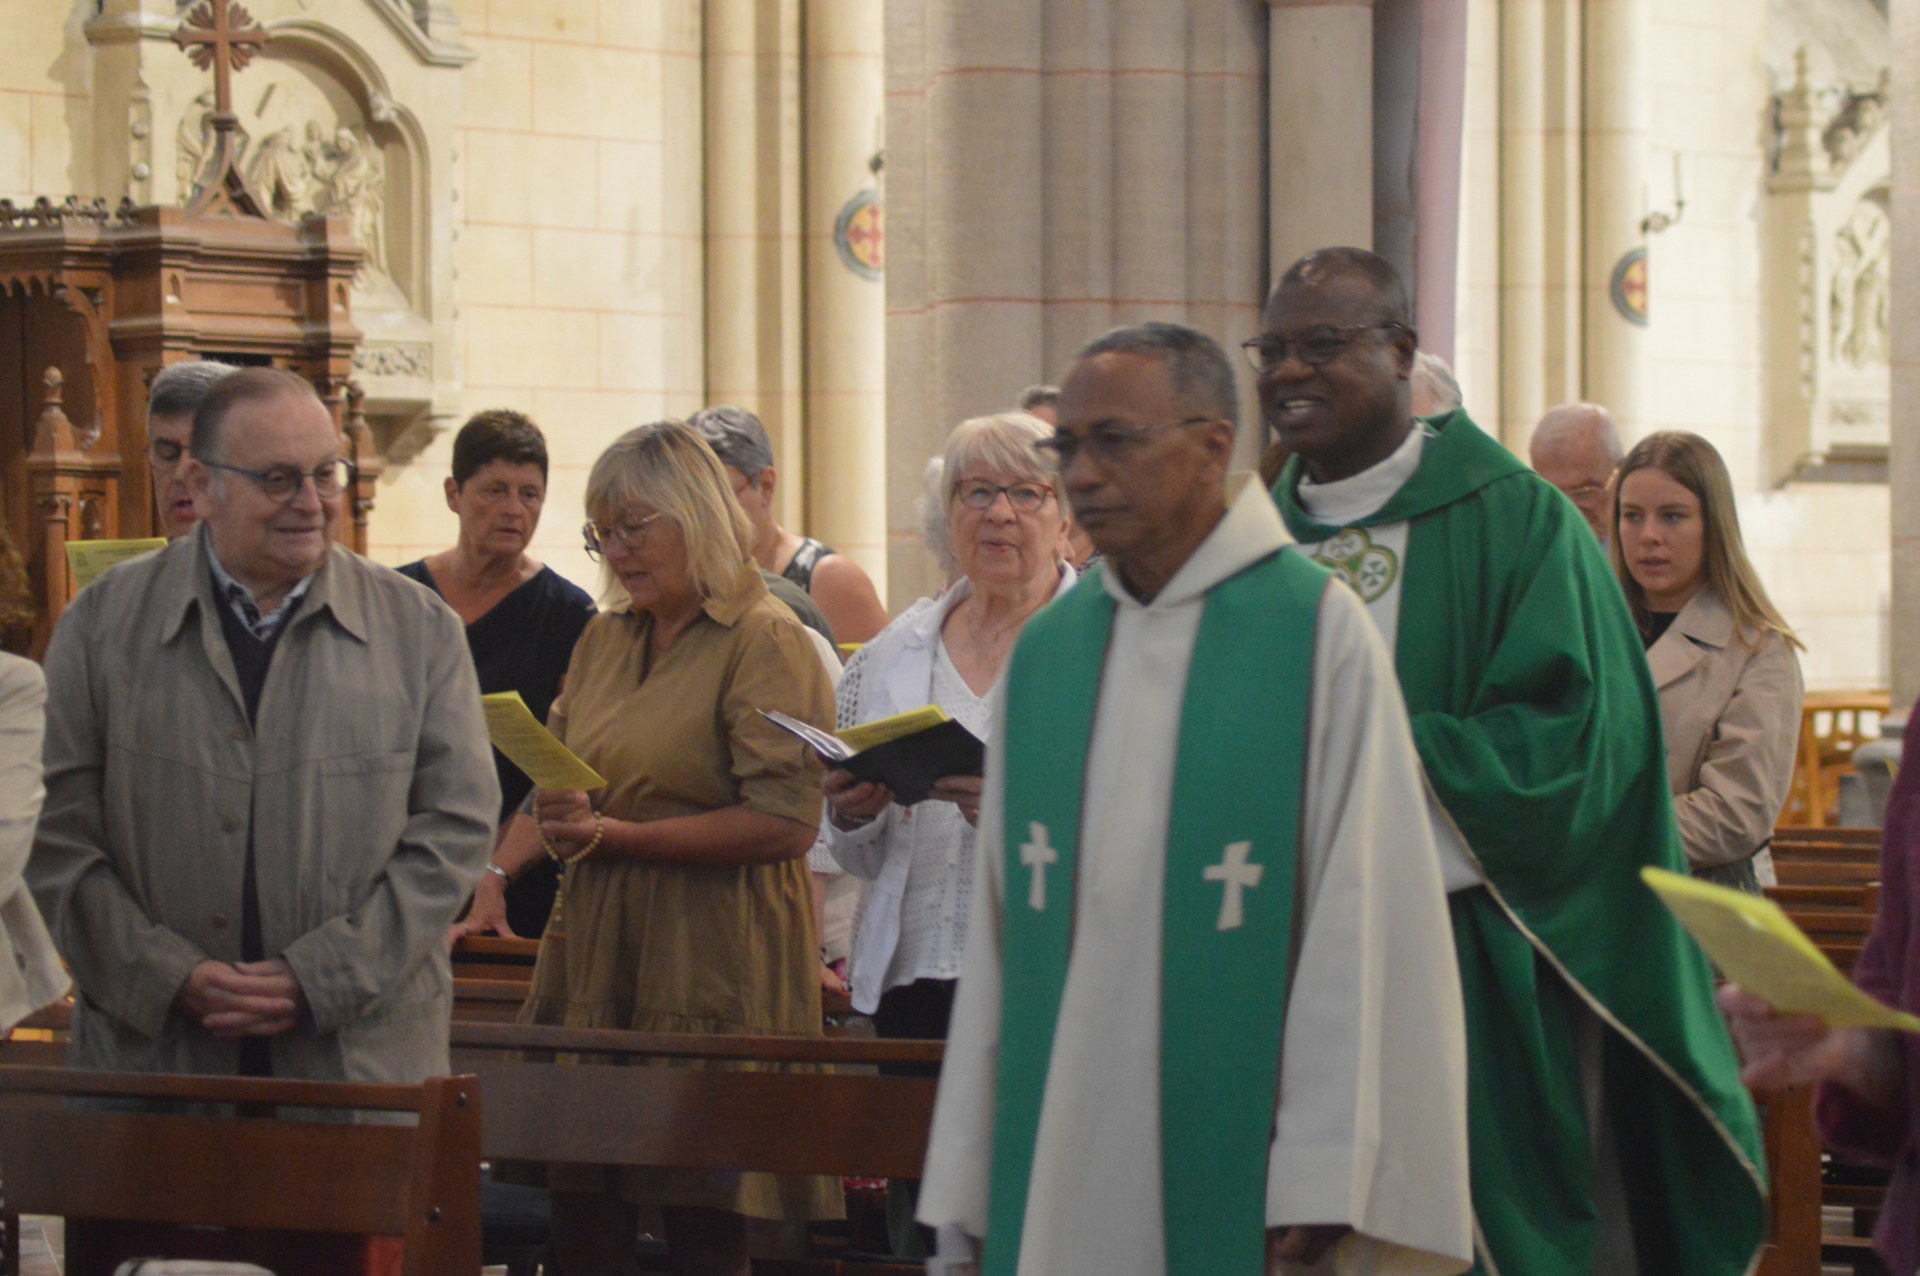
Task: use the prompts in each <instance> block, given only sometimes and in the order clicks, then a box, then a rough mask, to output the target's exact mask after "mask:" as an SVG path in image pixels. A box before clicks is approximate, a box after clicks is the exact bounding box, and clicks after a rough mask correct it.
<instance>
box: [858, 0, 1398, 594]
mask: <svg viewBox="0 0 1920 1276" xmlns="http://www.w3.org/2000/svg"><path fill="white" fill-rule="evenodd" d="M1362 12H1363V16H1364V9H1363V11H1362ZM886 14H887V156H888V165H887V194H888V200H889V207H888V217H889V222H890V231H891V234H890V236H889V238H890V240H891V243H892V253H891V256H890V258H889V260H888V265H887V307H888V321H887V409H888V411H887V421H888V425H887V429H888V468H887V490H888V525H889V527H890V528H891V529H892V531H891V544H890V567H889V576H890V581H891V595H890V596H891V598H892V599H893V600H894V602H895V603H899V602H901V601H904V600H905V599H908V598H911V597H913V596H914V595H915V594H917V593H923V592H926V590H927V588H928V587H929V586H930V585H931V584H932V583H933V573H932V570H931V564H930V562H929V560H927V558H926V556H925V555H924V554H923V553H922V552H921V549H920V545H919V540H918V534H917V528H918V520H917V517H916V506H917V502H918V493H919V490H920V475H921V472H922V469H923V467H924V466H925V464H926V460H927V458H928V457H929V456H931V455H933V454H934V452H935V451H936V450H937V449H938V448H939V447H940V445H941V444H942V442H943V441H944V439H945V437H946V434H947V432H948V431H949V430H950V429H951V428H952V427H953V426H954V425H955V424H956V423H957V422H959V421H960V420H962V419H963V418H965V417H969V416H975V415H978V414H980V413H982V412H991V411H996V410H999V409H1002V408H1005V407H1008V406H1009V405H1010V404H1011V403H1012V402H1013V399H1014V396H1015V395H1016V394H1018V393H1019V391H1020V389H1021V388H1022V387H1023V386H1025V385H1027V384H1029V383H1030V382H1035V381H1041V380H1054V379H1057V378H1058V377H1059V376H1060V375H1061V374H1062V373H1063V372H1064V371H1065V370H1066V366H1067V363H1068V361H1069V360H1070V359H1071V358H1072V356H1073V354H1074V352H1075V351H1076V350H1077V349H1078V348H1079V347H1080V346H1081V345H1082V344H1083V343H1085V342H1086V341H1087V340H1088V339H1090V338H1091V337H1093V336H1096V335H1098V334H1099V333H1100V332H1101V331H1103V330H1105V329H1106V328H1108V327H1111V326H1113V325H1114V324H1119V323H1127V322H1133V321H1137V320H1141V319H1147V318H1160V319H1173V320H1179V321H1184V322H1187V323H1192V324H1195V325H1197V326H1199V327H1201V328H1203V329H1205V330H1206V331H1208V332H1210V333H1212V334H1213V335H1214V336H1215V337H1216V338H1217V339H1219V340H1220V341H1221V342H1222V343H1223V344H1226V345H1232V344H1235V343H1237V342H1239V341H1240V340H1242V339H1243V338H1245V337H1247V336H1250V335H1252V333H1253V332H1254V331H1255V329H1256V327H1257V325H1258V321H1259V308H1260V303H1261V301H1262V299H1263V289H1264V287H1265V283H1266V281H1265V278H1264V275H1265V261H1264V259H1263V254H1262V244H1263V239H1264V236H1263V233H1262V226H1261V223H1262V220H1263V217H1264V207H1263V205H1264V204H1265V202H1266V197H1267V193H1268V192H1267V178H1266V174H1265V172H1264V171H1263V170H1262V166H1261V162H1260V149H1261V148H1260V137H1261V130H1262V128H1263V126H1264V121H1263V118H1262V117H1263V113H1264V112H1263V106H1264V104H1265V103H1266V100H1267V95H1266V85H1265V83H1264V82H1263V67H1262V62H1263V60H1264V50H1265V49H1266V47H1267V43H1268V42H1267V39H1266V33H1265V32H1264V31H1263V30H1262V25H1263V24H1264V23H1265V22H1266V14H1265V13H1263V12H1262V11H1261V10H1260V9H1259V8H1258V7H1255V6H1250V5H1247V4H1245V3H1242V2H1241V0H1110V2H1109V3H1104V4H1078V3H1072V4H1069V3H1061V4H1047V5H1035V4H1030V3H1024V2H1022V0H890V2H889V3H888V4H887V6H886ZM1324 56H1325V55H1324V54H1323V55H1322V58H1324ZM1308 61H1309V62H1311V61H1313V59H1308ZM1305 64H1306V63H1302V65H1305ZM1322 69H1323V73H1324V68H1322ZM1327 78H1328V79H1329V80H1330V81H1331V82H1334V83H1343V82H1344V80H1345V78H1346V75H1345V74H1343V75H1342V76H1341V77H1340V78H1339V79H1338V80H1334V79H1333V77H1331V76H1329V77H1327ZM1368 92H1369V90H1368V89H1367V88H1366V87H1365V86H1364V85H1363V87H1362V89H1361V91H1360V93H1359V99H1360V100H1361V101H1363V102H1364V101H1365V100H1366V98H1367V96H1368ZM1303 109H1304V108H1303ZM1302 118H1309V116H1306V115H1303V116H1302ZM1310 118H1311V120H1312V128H1313V129H1319V128H1322V127H1324V126H1325V124H1326V122H1327V121H1326V119H1325V118H1324V117H1323V114H1322V113H1320V112H1313V113H1311V115H1310ZM1303 131H1310V130H1303ZM1344 167H1346V168H1351V167H1352V165H1351V164H1347V165H1345V166H1344ZM1363 180H1364V179H1363ZM1324 194H1325V192H1324V191H1315V192H1313V198H1311V199H1309V198H1307V197H1306V196H1304V195H1303V196H1302V197H1301V198H1300V199H1299V200H1296V201H1295V202H1294V203H1292V204H1289V205H1288V207H1290V208H1293V207H1306V206H1308V205H1313V204H1315V203H1316V201H1320V200H1322V199H1323V197H1324ZM1361 207H1362V208H1364V207H1365V205H1364V204H1363V205H1361ZM1359 224H1360V225H1361V226H1362V228H1363V229H1362V232H1361V233H1363V234H1364V227H1365V224H1366V217H1365V216H1362V217H1361V218H1360V222H1359ZM1351 237H1352V236H1351V234H1350V233H1349V234H1346V235H1344V236H1343V238H1349V239H1350V238H1351ZM1307 246H1308V247H1312V246H1315V245H1313V244H1308V245H1307ZM1246 380H1247V381H1250V380H1251V378H1246ZM1245 388H1246V389H1247V395H1248V397H1247V403H1248V404H1249V405H1250V403H1251V389H1250V387H1245ZM1244 419H1248V420H1251V419H1252V418H1251V417H1250V416H1249V417H1247V418H1244ZM1244 433H1245V435H1246V437H1247V438H1248V439H1249V447H1248V450H1249V452H1251V439H1252V437H1253V435H1254V434H1255V431H1254V430H1252V429H1249V430H1247V431H1245V432H1244Z"/></svg>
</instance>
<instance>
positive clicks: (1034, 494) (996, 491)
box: [953, 479, 1053, 514]
mask: <svg viewBox="0 0 1920 1276" xmlns="http://www.w3.org/2000/svg"><path fill="white" fill-rule="evenodd" d="M1002 492H1005V493H1006V494H1007V504H1009V505H1011V506H1013V508H1014V509H1015V510H1016V511H1018V512H1019V513H1021V514H1034V513H1038V512H1039V510H1040V507H1041V506H1043V505H1045V504H1046V503H1047V498H1048V497H1050V496H1052V495H1053V489H1052V488H1051V487H1049V486H1048V485H1047V484H1045V483H989V482H987V481H986V480H984V479H968V480H963V481H962V482H959V483H955V484H954V485H953V494H954V496H955V497H956V498H957V499H958V500H959V502H960V503H961V504H962V505H964V506H966V507H967V508H968V509H970V510H984V509H991V508H993V503H994V502H995V501H996V500H998V499H999V498H1000V493H1002Z"/></svg>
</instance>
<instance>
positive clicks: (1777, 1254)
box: [1754, 1086, 1821, 1276]
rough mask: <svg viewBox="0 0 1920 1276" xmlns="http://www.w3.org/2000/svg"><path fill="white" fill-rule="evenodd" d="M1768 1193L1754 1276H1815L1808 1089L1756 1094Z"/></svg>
mask: <svg viewBox="0 0 1920 1276" xmlns="http://www.w3.org/2000/svg"><path fill="white" fill-rule="evenodd" d="M1754 1101H1755V1102H1756V1103H1758V1104H1759V1106H1760V1118H1761V1135H1762V1138H1763V1140H1764V1142H1765V1146H1766V1153H1767V1174H1768V1178H1769V1181H1770V1182H1769V1186H1770V1188H1771V1194H1770V1199H1769V1200H1768V1203H1767V1245H1766V1248H1765V1250H1763V1251H1762V1253H1761V1256H1760V1266H1759V1268H1758V1269H1757V1270H1756V1276H1819V1272H1820V1204H1821V1193H1820V1132H1819V1130H1818V1129H1817V1128H1816V1127H1815V1126H1814V1123H1813V1087H1811V1086H1792V1087H1789V1088H1787V1089H1785V1090H1777V1091H1774V1092H1772V1093H1758V1092H1756V1093H1755V1095H1754Z"/></svg>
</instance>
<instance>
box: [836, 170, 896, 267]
mask: <svg viewBox="0 0 1920 1276" xmlns="http://www.w3.org/2000/svg"><path fill="white" fill-rule="evenodd" d="M833 246H834V247H835V248H837V249H839V250H840V260H841V261H842V262H844V263H845V264H846V267H847V269H848V270H851V271H852V272H853V273H854V274H856V275H858V276H860V277H861V278H862V279H878V278H880V271H881V268H882V267H883V266H884V265H885V264H886V247H887V234H886V225H885V221H884V218H883V216H882V213H881V209H880V196H879V193H878V192H876V191H871V190H864V191H861V192H859V193H858V194H856V195H855V196H854V197H853V198H852V199H850V200H848V201H847V202H846V203H845V204H843V205H842V206H841V208H840V215H839V216H838V217H836V218H834V220H833Z"/></svg>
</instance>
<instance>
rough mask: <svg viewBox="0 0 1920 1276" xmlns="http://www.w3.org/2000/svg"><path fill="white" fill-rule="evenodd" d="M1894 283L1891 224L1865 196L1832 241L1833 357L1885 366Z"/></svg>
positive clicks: (1876, 203) (1830, 301) (1856, 364)
mask: <svg viewBox="0 0 1920 1276" xmlns="http://www.w3.org/2000/svg"><path fill="white" fill-rule="evenodd" d="M1892 283H1893V222H1892V219H1891V218H1890V217H1888V215H1887V210H1886V208H1885V206H1884V205H1882V204H1881V203H1880V202H1879V201H1878V200H1876V199H1874V198H1873V197H1871V196H1869V197H1868V198H1866V199H1863V200H1861V201H1860V202H1859V203H1857V204H1855V205H1854V207H1853V212H1852V213H1851V214H1850V215H1849V216H1848V217H1847V220H1846V222H1845V223H1844V224H1843V225H1842V226H1841V227H1840V230H1839V233H1837V234H1836V235H1835V236H1834V239H1833V274H1832V282H1831V283H1830V284H1829V285H1828V290H1827V296H1828V316H1829V319H1828V335H1829V339H1830V340H1831V342H1832V351H1833V357H1834V359H1835V360H1837V361H1839V362H1842V363H1847V364H1851V365H1852V366H1853V367H1856V368H1864V367H1885V366H1886V364H1887V358H1888V355H1889V352H1890V350H1891V346H1890V344H1889V339H1888V323H1889V319H1890V313H1891V300H1892Z"/></svg>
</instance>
